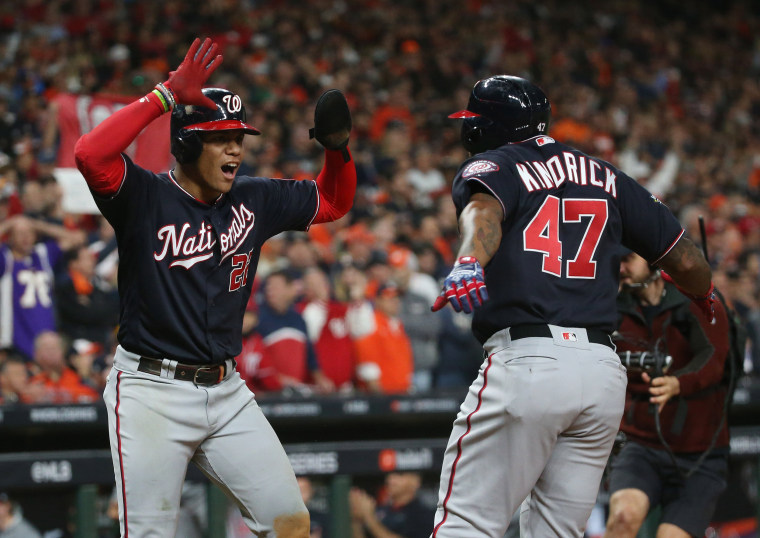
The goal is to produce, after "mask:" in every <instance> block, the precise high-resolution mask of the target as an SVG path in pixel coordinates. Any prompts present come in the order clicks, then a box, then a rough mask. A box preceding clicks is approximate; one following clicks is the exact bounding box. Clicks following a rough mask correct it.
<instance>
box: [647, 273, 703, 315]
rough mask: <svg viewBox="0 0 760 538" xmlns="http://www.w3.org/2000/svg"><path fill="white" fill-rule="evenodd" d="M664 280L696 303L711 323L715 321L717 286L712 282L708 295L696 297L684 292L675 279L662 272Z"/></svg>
mask: <svg viewBox="0 0 760 538" xmlns="http://www.w3.org/2000/svg"><path fill="white" fill-rule="evenodd" d="M660 274H661V276H662V279H663V280H664V281H665V282H670V283H671V284H673V285H674V286H675V287H676V288H677V289H678V291H680V292H681V293H683V294H684V295H685V296H686V297H688V298H689V299H691V300H692V301H694V303H695V304H696V305H697V306H698V307H699V309H700V310H701V311H702V313H703V314H704V315H705V316H707V319H709V320H710V323H712V322H714V321H715V306H714V304H715V301H716V299H715V284H713V283H712V282H710V289H709V290H707V293H706V294H704V295H694V294H693V293H689V292H688V291H684V290H683V289H682V288H681V286H679V285H678V284H676V282H675V280H673V277H671V276H670V275H669V274H668V273H666V272H665V271H661V272H660Z"/></svg>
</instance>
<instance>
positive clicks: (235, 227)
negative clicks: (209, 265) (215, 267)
mask: <svg viewBox="0 0 760 538" xmlns="http://www.w3.org/2000/svg"><path fill="white" fill-rule="evenodd" d="M232 213H233V215H235V217H234V218H233V219H232V223H231V224H230V227H229V228H228V229H227V233H222V234H219V241H220V242H221V248H222V260H224V259H225V258H226V257H228V256H229V255H230V254H232V253H234V252H236V251H237V249H238V247H239V246H240V245H241V244H242V243H243V241H245V238H246V237H248V234H249V233H251V230H253V221H254V220H255V219H254V216H253V212H252V211H250V210H249V209H248V208H247V207H245V205H243V204H240V207H239V208H238V209H235V208H234V207H233V208H232Z"/></svg>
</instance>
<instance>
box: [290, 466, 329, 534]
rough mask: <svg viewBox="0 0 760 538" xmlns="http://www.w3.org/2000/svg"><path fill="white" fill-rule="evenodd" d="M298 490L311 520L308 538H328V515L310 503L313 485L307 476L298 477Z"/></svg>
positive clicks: (312, 496)
mask: <svg viewBox="0 0 760 538" xmlns="http://www.w3.org/2000/svg"><path fill="white" fill-rule="evenodd" d="M298 488H299V489H300V490H301V498H303V502H304V504H305V505H306V508H308V509H309V517H310V519H311V528H310V529H309V538H330V525H329V524H330V515H329V514H328V513H327V512H326V511H324V510H321V509H320V508H319V507H317V506H315V505H314V503H313V502H312V501H313V499H314V484H313V483H312V481H311V479H310V478H309V477H308V476H299V477H298Z"/></svg>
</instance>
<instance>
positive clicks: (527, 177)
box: [515, 151, 617, 198]
mask: <svg viewBox="0 0 760 538" xmlns="http://www.w3.org/2000/svg"><path fill="white" fill-rule="evenodd" d="M515 166H516V167H517V173H518V174H520V179H521V180H522V182H523V185H525V188H526V189H528V192H533V191H534V190H537V189H555V188H557V187H559V186H560V185H562V183H564V182H565V180H567V181H571V182H573V183H576V184H578V185H593V186H594V187H599V188H600V189H604V190H605V192H607V193H608V194H609V195H611V196H612V197H613V198H617V185H616V180H617V176H616V175H615V174H614V172H613V171H612V170H610V169H609V168H608V167H606V166H603V165H602V164H600V163H598V162H597V161H595V160H593V159H590V158H588V157H586V156H584V155H577V156H576V155H575V154H574V153H571V152H569V151H563V152H562V158H560V156H559V155H555V156H554V157H552V158H551V159H549V160H548V161H546V162H543V161H525V162H522V163H515Z"/></svg>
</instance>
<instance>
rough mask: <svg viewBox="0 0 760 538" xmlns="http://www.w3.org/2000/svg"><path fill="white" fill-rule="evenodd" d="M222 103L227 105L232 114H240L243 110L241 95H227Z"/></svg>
mask: <svg viewBox="0 0 760 538" xmlns="http://www.w3.org/2000/svg"><path fill="white" fill-rule="evenodd" d="M222 101H224V104H225V105H227V111H228V112H232V113H233V114H234V113H235V112H240V110H241V109H242V108H243V101H242V100H241V99H240V96H239V95H225V96H224V97H222Z"/></svg>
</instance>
